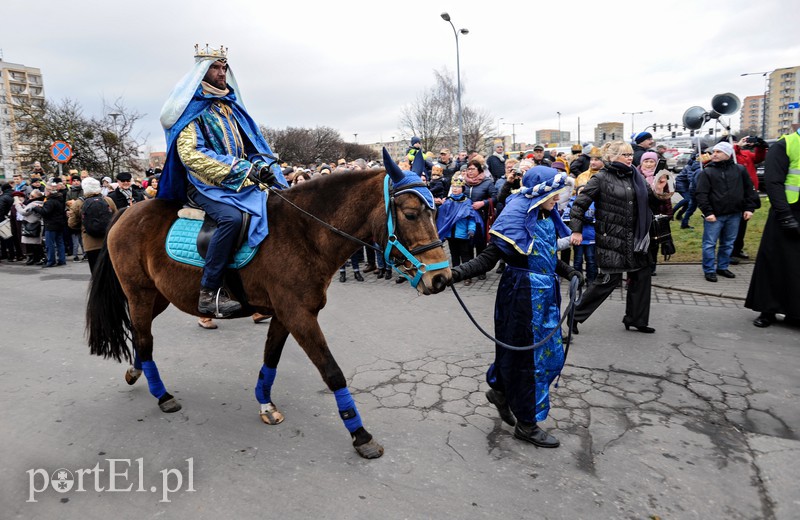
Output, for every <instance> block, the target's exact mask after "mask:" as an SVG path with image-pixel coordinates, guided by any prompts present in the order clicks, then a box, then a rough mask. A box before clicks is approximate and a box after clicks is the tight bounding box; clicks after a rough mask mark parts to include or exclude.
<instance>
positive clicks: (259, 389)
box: [256, 365, 278, 404]
mask: <svg viewBox="0 0 800 520" xmlns="http://www.w3.org/2000/svg"><path fill="white" fill-rule="evenodd" d="M277 373H278V369H277V368H269V367H268V366H267V365H263V366H262V367H261V372H259V373H258V383H256V399H258V402H259V403H261V404H267V403H269V402H272V397H271V396H270V395H269V394H270V391H271V390H272V383H274V382H275V374H277Z"/></svg>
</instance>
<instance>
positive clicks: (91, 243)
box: [67, 197, 117, 251]
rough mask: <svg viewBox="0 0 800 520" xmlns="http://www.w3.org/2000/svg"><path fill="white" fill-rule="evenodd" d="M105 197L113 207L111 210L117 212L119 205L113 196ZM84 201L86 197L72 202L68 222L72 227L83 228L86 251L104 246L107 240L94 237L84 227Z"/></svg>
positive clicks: (82, 233)
mask: <svg viewBox="0 0 800 520" xmlns="http://www.w3.org/2000/svg"><path fill="white" fill-rule="evenodd" d="M90 198H91V197H90ZM103 199H104V200H105V201H106V204H108V206H109V207H110V208H111V211H112V212H113V213H116V212H117V207H116V206H115V205H114V200H113V199H112V198H111V197H103ZM84 202H85V199H80V200H77V201H75V202H74V203H73V204H72V207H71V208H69V210H67V223H68V224H69V227H70V228H72V229H80V230H81V238H82V239H83V249H84V251H97V250H98V249H100V248H102V247H103V241H104V240H105V237H93V236H92V235H90V234H89V233H87V232H86V229H85V228H84V227H83V216H82V214H81V210H82V209H83V203H84ZM113 213H112V214H113Z"/></svg>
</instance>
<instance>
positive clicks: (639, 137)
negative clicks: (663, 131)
mask: <svg viewBox="0 0 800 520" xmlns="http://www.w3.org/2000/svg"><path fill="white" fill-rule="evenodd" d="M652 138H653V134H651V133H650V132H639V133H638V134H636V135H635V136H634V138H633V141H634V142H635V143H636V144H642V143H643V142H645V141H647V140H648V139H652Z"/></svg>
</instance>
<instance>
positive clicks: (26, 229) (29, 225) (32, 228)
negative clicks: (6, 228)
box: [22, 220, 42, 238]
mask: <svg viewBox="0 0 800 520" xmlns="http://www.w3.org/2000/svg"><path fill="white" fill-rule="evenodd" d="M22 236H24V237H34V238H39V237H40V236H42V221H41V220H37V221H35V222H28V221H27V220H23V221H22Z"/></svg>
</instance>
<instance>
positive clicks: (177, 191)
mask: <svg viewBox="0 0 800 520" xmlns="http://www.w3.org/2000/svg"><path fill="white" fill-rule="evenodd" d="M215 99H222V100H224V101H228V102H229V105H230V107H231V110H232V111H233V116H234V118H235V119H236V123H237V124H238V125H239V130H240V131H241V135H242V139H243V140H245V141H248V142H249V145H250V146H249V148H251V149H255V150H256V151H257V153H258V154H269V155H273V153H272V149H270V147H269V145H268V144H267V142H266V140H265V139H264V136H263V135H262V134H261V131H260V130H259V128H258V125H257V124H256V123H255V121H253V119H252V118H251V117H250V116H249V115H248V114H247V112H246V111H245V109H244V107H243V106H242V105H241V104H240V103H239V102H238V100H237V98H236V93H235V92H234V91H233V88H232V87H230V92H229V93H228V94H227V95H226V96H224V97H222V98H217V97H214V96H209V95H206V94H204V93H203V90H202V87H200V86H198V87H197V89H196V90H195V93H194V95H193V96H192V100H191V101H190V102H189V104H188V106H187V107H186V109H185V110H184V111H183V114H181V117H180V118H179V119H178V121H177V122H176V123H175V124H174V125H172V126H171V127H169V128H166V129H165V130H164V133H165V134H166V138H167V157H166V161H165V163H164V170H163V171H162V173H161V179H160V180H159V185H158V195H157V197H158V198H160V199H170V200H179V201H186V199H187V197H186V182H187V177H190V175H189V174H188V172H187V170H186V167H185V166H184V164H183V162H182V161H181V159H180V157H179V155H178V150H177V146H176V144H177V141H178V135H179V134H180V133H181V131H182V130H183V129H184V128H186V126H187V125H188V124H189V123H191V122H192V121H194V120H195V119H196V118H197V117H198V116H200V114H202V113H203V112H204V111H205V110H207V109H208V108H209V107H210V106H211V104H212V103H213V102H214V100H215ZM246 148H248V147H247V146H246ZM248 159H251V160H255V157H250V158H248ZM264 160H266V161H267V162H269V159H268V158H267V157H265V158H264ZM272 171H273V172H274V174H275V177H276V179H277V181H278V182H279V183H280V184H282V185H283V186H286V185H287V183H286V179H285V178H284V177H283V173H282V172H281V169H280V167H279V166H278V165H277V164H273V165H272ZM191 180H192V181H194V179H191ZM192 184H194V185H195V186H196V187H197V188H198V189H199V190H200V191H201V192H202V193H203V195H205V196H207V197H209V198H211V199H213V200H216V201H219V202H222V203H225V204H228V205H230V206H234V207H236V208H238V209H240V210H242V211H244V212H246V213H250V214H251V215H253V218H252V219H251V221H250V229H249V230H248V243H249V245H250V246H251V247H256V246H257V245H258V244H260V243H261V241H262V240H264V238H265V237H266V236H267V234H268V233H269V228H268V226H267V194H266V192H264V191H261V190H260V189H258V188H257V187H256V186H247V187H244V188H242V189H241V191H239V192H234V191H231V190H229V189H225V188H220V187H217V186H211V185H207V184H203V183H200V182H193V183H192Z"/></svg>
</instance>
